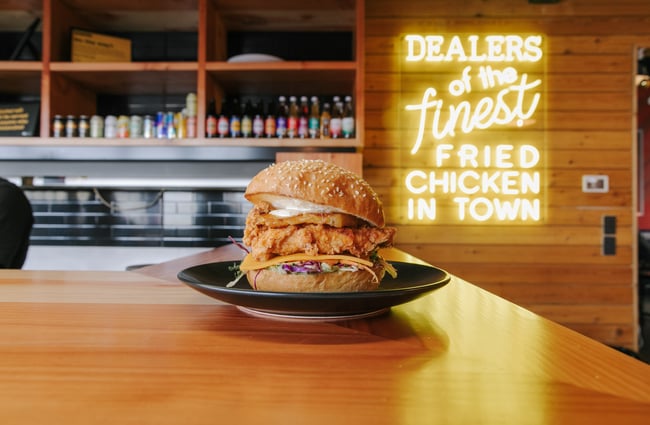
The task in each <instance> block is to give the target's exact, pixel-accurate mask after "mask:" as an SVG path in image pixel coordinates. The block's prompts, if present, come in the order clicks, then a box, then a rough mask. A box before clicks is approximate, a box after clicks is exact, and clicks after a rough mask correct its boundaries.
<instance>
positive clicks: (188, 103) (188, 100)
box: [185, 93, 196, 139]
mask: <svg viewBox="0 0 650 425" xmlns="http://www.w3.org/2000/svg"><path fill="white" fill-rule="evenodd" d="M185 137H187V138H188V139H193V138H195V137H196V93H188V94H187V96H186V97H185Z"/></svg>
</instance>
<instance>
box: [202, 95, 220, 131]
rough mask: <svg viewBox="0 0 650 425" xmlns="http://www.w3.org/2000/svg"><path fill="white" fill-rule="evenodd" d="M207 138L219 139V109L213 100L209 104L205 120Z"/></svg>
mask: <svg viewBox="0 0 650 425" xmlns="http://www.w3.org/2000/svg"><path fill="white" fill-rule="evenodd" d="M205 136H206V137H207V138H210V139H211V138H213V137H217V109H216V106H215V102H214V100H211V101H210V103H209V104H208V111H207V116H206V119H205Z"/></svg>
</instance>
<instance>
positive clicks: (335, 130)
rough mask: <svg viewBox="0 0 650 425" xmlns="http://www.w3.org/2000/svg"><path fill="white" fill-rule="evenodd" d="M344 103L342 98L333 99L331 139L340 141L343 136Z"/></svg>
mask: <svg viewBox="0 0 650 425" xmlns="http://www.w3.org/2000/svg"><path fill="white" fill-rule="evenodd" d="M342 109H343V103H342V102H341V98H340V97H338V96H334V98H333V99H332V112H331V114H332V118H331V119H330V137H331V138H332V139H338V138H340V137H341V136H342V135H343V134H342V132H343V111H342Z"/></svg>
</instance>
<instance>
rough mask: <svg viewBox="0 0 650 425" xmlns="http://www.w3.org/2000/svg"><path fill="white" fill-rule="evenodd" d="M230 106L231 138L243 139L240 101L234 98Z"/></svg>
mask: <svg viewBox="0 0 650 425" xmlns="http://www.w3.org/2000/svg"><path fill="white" fill-rule="evenodd" d="M230 106H231V108H230V126H229V127H230V137H232V138H236V137H241V115H240V114H241V108H240V106H239V100H237V98H234V99H233V100H232V105H230Z"/></svg>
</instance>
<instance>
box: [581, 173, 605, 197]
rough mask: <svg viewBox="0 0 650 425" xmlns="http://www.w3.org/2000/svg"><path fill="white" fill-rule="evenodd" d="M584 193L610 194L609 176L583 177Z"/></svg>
mask: <svg viewBox="0 0 650 425" xmlns="http://www.w3.org/2000/svg"><path fill="white" fill-rule="evenodd" d="M582 191H583V192H584V193H607V192H609V176H607V175H604V174H585V175H583V176H582Z"/></svg>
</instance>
